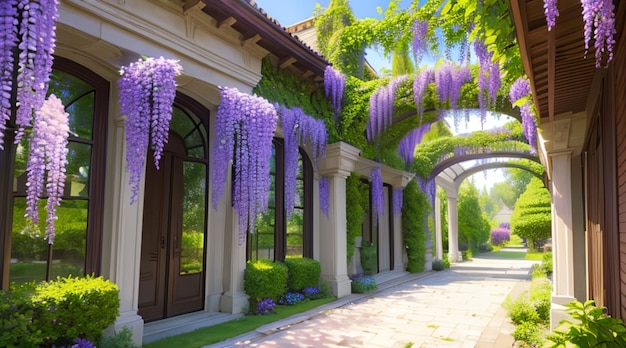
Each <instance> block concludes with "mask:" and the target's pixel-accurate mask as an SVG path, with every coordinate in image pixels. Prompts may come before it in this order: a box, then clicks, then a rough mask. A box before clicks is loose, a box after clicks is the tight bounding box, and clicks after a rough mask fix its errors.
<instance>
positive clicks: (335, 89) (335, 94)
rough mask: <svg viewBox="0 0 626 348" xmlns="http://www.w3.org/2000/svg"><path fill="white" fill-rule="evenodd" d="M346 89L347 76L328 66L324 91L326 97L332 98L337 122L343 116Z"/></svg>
mask: <svg viewBox="0 0 626 348" xmlns="http://www.w3.org/2000/svg"><path fill="white" fill-rule="evenodd" d="M345 87H346V75H344V74H343V73H341V71H338V70H335V69H334V68H333V67H332V66H330V65H328V66H326V69H325V70H324V90H325V91H326V97H327V98H328V97H330V101H331V103H332V104H333V107H334V108H335V121H337V120H338V119H339V115H341V99H342V98H343V91H344V89H345Z"/></svg>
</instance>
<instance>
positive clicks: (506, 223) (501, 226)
mask: <svg viewBox="0 0 626 348" xmlns="http://www.w3.org/2000/svg"><path fill="white" fill-rule="evenodd" d="M498 227H499V228H506V229H507V230H510V229H511V224H510V223H508V222H501V223H500V225H499V226H498Z"/></svg>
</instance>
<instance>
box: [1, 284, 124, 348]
mask: <svg viewBox="0 0 626 348" xmlns="http://www.w3.org/2000/svg"><path fill="white" fill-rule="evenodd" d="M0 296H1V297H2V299H3V301H1V302H0V332H2V334H0V346H2V347H53V346H56V347H62V346H65V345H68V346H71V345H72V344H73V343H74V340H75V339H76V338H82V339H86V340H89V341H91V342H97V341H99V340H100V338H102V334H103V332H104V329H106V328H107V327H108V326H110V325H111V324H113V323H114V322H115V319H116V318H117V316H118V315H119V305H120V300H119V297H118V287H117V285H115V284H114V283H112V282H110V281H108V280H105V279H103V278H102V277H93V276H88V277H84V278H72V277H67V278H58V279H57V280H54V281H51V282H49V283H48V282H41V283H38V284H35V283H26V284H21V285H12V286H11V288H10V289H9V291H8V292H0Z"/></svg>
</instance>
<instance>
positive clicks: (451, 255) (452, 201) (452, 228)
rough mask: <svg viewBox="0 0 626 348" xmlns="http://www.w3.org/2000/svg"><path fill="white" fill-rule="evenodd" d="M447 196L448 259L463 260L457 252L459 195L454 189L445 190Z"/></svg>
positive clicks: (452, 260)
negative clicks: (451, 190) (452, 190)
mask: <svg viewBox="0 0 626 348" xmlns="http://www.w3.org/2000/svg"><path fill="white" fill-rule="evenodd" d="M446 196H447V197H448V259H449V260H450V262H459V261H463V257H462V256H461V253H460V252H459V220H458V219H459V217H458V214H457V201H458V200H459V195H458V193H457V192H456V191H454V192H450V191H449V190H446Z"/></svg>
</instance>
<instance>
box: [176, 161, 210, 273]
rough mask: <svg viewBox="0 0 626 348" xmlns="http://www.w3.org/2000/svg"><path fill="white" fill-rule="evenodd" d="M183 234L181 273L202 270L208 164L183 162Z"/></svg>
mask: <svg viewBox="0 0 626 348" xmlns="http://www.w3.org/2000/svg"><path fill="white" fill-rule="evenodd" d="M183 176H184V185H185V186H184V191H185V196H184V198H183V232H182V233H183V235H182V238H181V252H180V274H191V273H200V272H202V261H203V259H204V220H205V215H206V197H205V196H206V186H205V185H206V166H205V165H204V163H197V162H185V163H184V164H183Z"/></svg>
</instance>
